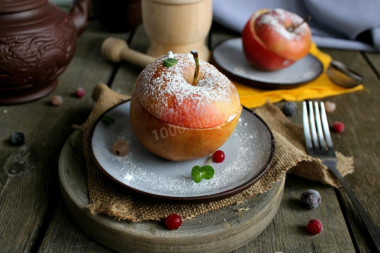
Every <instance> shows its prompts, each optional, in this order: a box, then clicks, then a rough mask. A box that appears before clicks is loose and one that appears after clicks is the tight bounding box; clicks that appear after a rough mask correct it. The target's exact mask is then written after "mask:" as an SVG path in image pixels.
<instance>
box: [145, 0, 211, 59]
mask: <svg viewBox="0 0 380 253" xmlns="http://www.w3.org/2000/svg"><path fill="white" fill-rule="evenodd" d="M141 7H142V19H143V25H144V28H145V31H146V33H147V34H148V36H149V38H150V40H151V45H150V47H149V49H148V51H147V53H148V54H149V55H151V56H153V57H155V58H157V57H160V56H162V55H166V54H167V53H168V52H169V51H172V52H173V53H189V52H190V50H192V49H195V50H197V51H198V54H199V57H200V58H202V59H203V60H206V61H208V60H209V58H210V51H209V49H208V48H207V46H206V44H205V40H206V37H207V35H208V33H209V31H210V28H211V22H212V0H142V2H141Z"/></svg>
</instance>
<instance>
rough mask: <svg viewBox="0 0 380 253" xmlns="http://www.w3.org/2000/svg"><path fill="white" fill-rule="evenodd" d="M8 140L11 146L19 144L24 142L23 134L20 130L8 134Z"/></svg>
mask: <svg viewBox="0 0 380 253" xmlns="http://www.w3.org/2000/svg"><path fill="white" fill-rule="evenodd" d="M8 141H9V143H10V144H11V145H13V146H20V145H22V144H24V143H25V135H24V133H21V132H14V133H12V134H11V136H9V139H8Z"/></svg>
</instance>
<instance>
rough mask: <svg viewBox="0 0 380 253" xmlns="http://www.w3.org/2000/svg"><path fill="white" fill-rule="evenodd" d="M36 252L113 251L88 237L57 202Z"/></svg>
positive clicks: (102, 252)
mask: <svg viewBox="0 0 380 253" xmlns="http://www.w3.org/2000/svg"><path fill="white" fill-rule="evenodd" d="M38 252H43V253H47V252H52V253H55V252H73V253H74V252H97V253H110V252H114V251H113V250H110V249H108V248H106V247H103V246H102V245H100V244H99V243H97V242H95V241H94V240H92V239H91V238H90V237H88V236H87V235H86V234H85V233H84V232H83V231H82V230H81V229H79V228H78V226H77V225H76V224H75V223H74V222H73V220H72V219H71V217H69V215H68V213H67V210H66V209H65V208H64V206H63V205H62V204H59V205H58V207H57V210H56V212H55V214H54V217H53V219H52V222H51V223H50V225H49V228H48V230H47V232H46V236H45V237H44V240H43V241H42V244H41V246H40V247H39V250H38Z"/></svg>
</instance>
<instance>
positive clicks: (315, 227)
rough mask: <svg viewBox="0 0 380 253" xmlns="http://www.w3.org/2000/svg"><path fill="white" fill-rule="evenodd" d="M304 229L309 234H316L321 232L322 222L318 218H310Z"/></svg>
mask: <svg viewBox="0 0 380 253" xmlns="http://www.w3.org/2000/svg"><path fill="white" fill-rule="evenodd" d="M306 229H307V231H308V232H309V233H310V234H311V235H317V234H319V233H320V232H322V230H323V224H322V222H321V221H320V220H317V219H312V220H310V221H309V223H308V224H307V226H306Z"/></svg>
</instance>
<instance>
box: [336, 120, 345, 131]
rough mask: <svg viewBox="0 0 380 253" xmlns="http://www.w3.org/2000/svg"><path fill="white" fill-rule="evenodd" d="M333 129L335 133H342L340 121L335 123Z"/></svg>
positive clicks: (342, 127) (342, 125) (342, 128)
mask: <svg viewBox="0 0 380 253" xmlns="http://www.w3.org/2000/svg"><path fill="white" fill-rule="evenodd" d="M333 129H334V131H335V132H336V133H341V132H343V131H344V124H343V122H340V121H335V122H334V124H333Z"/></svg>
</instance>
